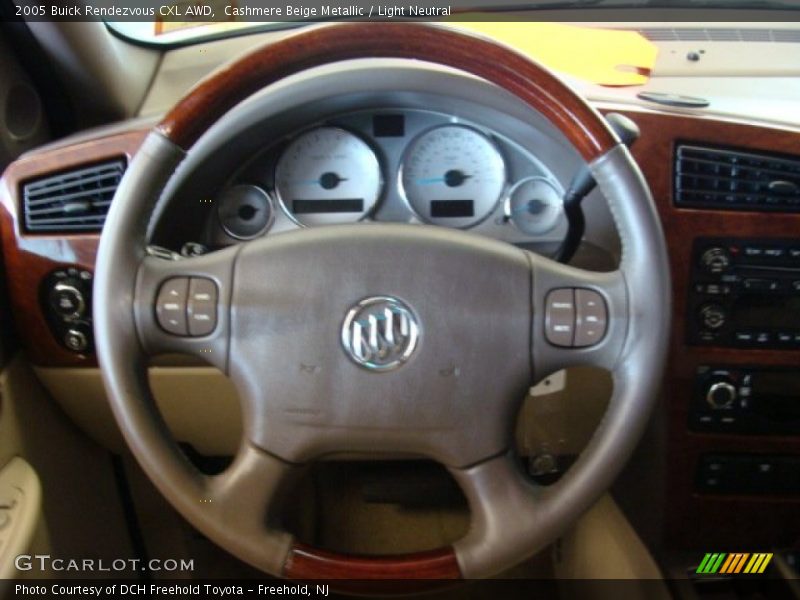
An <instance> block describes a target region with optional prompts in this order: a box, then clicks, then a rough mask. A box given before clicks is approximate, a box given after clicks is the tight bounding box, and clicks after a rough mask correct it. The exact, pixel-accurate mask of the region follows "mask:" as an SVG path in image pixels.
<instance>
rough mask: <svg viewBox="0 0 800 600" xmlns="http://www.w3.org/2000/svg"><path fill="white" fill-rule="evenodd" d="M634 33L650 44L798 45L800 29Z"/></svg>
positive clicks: (656, 29) (648, 30)
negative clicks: (753, 43)
mask: <svg viewBox="0 0 800 600" xmlns="http://www.w3.org/2000/svg"><path fill="white" fill-rule="evenodd" d="M636 31H638V32H639V33H640V34H642V35H643V36H644V37H646V38H647V39H648V40H650V41H651V42H770V43H792V44H797V43H800V29H761V28H741V27H736V28H734V27H715V28H711V27H709V28H705V27H644V28H642V29H638V30H636Z"/></svg>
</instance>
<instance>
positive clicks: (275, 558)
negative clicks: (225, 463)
mask: <svg viewBox="0 0 800 600" xmlns="http://www.w3.org/2000/svg"><path fill="white" fill-rule="evenodd" d="M301 472H302V470H301V469H300V468H299V467H297V466H294V465H291V464H289V463H287V462H284V461H282V460H280V459H278V458H276V457H274V456H272V455H271V454H268V453H266V452H264V451H262V450H260V449H258V448H256V447H255V446H253V445H252V444H249V443H247V442H246V441H245V442H243V444H242V446H241V447H240V449H239V452H238V453H237V455H236V457H235V458H234V460H233V462H232V463H231V464H230V466H229V467H228V468H227V469H226V470H225V471H224V472H222V473H220V474H219V475H214V476H211V477H208V478H206V482H205V485H204V486H203V492H202V493H201V496H200V497H198V498H197V502H198V503H199V505H200V507H199V510H200V511H201V512H203V513H205V514H204V517H205V519H206V520H207V521H210V522H212V523H213V524H214V528H215V532H214V533H215V535H217V536H220V537H219V538H216V539H218V540H220V541H221V543H222V544H223V545H225V543H226V542H230V543H237V544H241V547H242V549H243V552H244V553H243V555H242V556H241V557H242V558H243V559H244V560H246V561H248V562H250V563H251V564H253V565H258V566H262V565H263V563H264V560H265V557H269V560H270V561H271V563H272V565H273V568H274V569H275V571H276V572H278V571H280V570H281V569H282V568H283V564H284V562H285V561H286V558H287V556H288V554H289V550H290V548H291V544H292V536H291V535H290V534H288V533H285V532H283V531H281V530H280V529H279V528H277V527H274V526H273V525H272V523H271V522H270V520H269V516H270V514H272V512H274V511H273V508H274V507H275V506H276V505H279V504H280V502H281V498H282V495H283V493H284V492H285V491H286V490H287V489H289V488H290V486H291V483H292V481H293V480H294V479H295V478H296V477H297V476H299V475H300V473H301Z"/></svg>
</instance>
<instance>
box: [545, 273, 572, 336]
mask: <svg viewBox="0 0 800 600" xmlns="http://www.w3.org/2000/svg"><path fill="white" fill-rule="evenodd" d="M545 305H546V306H545V316H544V329H545V336H546V337H547V341H548V342H550V343H551V344H553V345H554V346H563V347H567V348H569V347H572V345H573V343H574V341H575V291H574V290H572V289H570V288H563V289H558V290H552V291H551V292H550V293H549V294H547V300H546V302H545Z"/></svg>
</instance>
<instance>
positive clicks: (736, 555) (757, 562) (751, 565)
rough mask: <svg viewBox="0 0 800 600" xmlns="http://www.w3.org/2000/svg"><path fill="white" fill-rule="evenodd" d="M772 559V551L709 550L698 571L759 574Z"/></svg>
mask: <svg viewBox="0 0 800 600" xmlns="http://www.w3.org/2000/svg"><path fill="white" fill-rule="evenodd" d="M771 560H772V553H771V552H758V553H754V554H751V553H749V552H732V553H730V554H726V553H724V552H709V553H707V554H706V555H705V556H704V557H703V560H702V561H701V562H700V565H699V566H698V567H697V571H695V572H696V573H699V574H703V575H713V574H716V573H720V574H726V575H732V574H739V573H741V574H745V573H746V574H750V575H752V574H759V573H763V572H764V570H765V569H766V568H767V565H768V564H769V563H770V561H771Z"/></svg>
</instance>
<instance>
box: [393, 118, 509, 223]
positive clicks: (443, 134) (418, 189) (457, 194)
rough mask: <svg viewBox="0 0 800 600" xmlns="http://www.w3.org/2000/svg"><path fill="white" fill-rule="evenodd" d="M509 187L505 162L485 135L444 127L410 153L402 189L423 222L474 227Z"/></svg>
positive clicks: (430, 133) (432, 131)
mask: <svg viewBox="0 0 800 600" xmlns="http://www.w3.org/2000/svg"><path fill="white" fill-rule="evenodd" d="M505 183H506V168H505V163H504V161H503V157H502V156H501V155H500V151H499V150H498V149H497V147H496V146H495V144H494V143H493V142H492V141H491V140H490V139H489V138H488V137H486V136H485V135H483V134H482V133H480V132H478V131H476V130H475V129H472V128H471V127H465V126H463V125H442V126H440V127H436V128H434V129H430V130H428V131H427V132H425V133H422V134H421V135H420V136H419V137H417V138H416V139H415V140H414V141H413V142H412V143H411V145H410V146H409V148H408V149H407V150H406V153H405V156H404V159H403V164H402V168H401V175H400V184H401V186H402V191H403V194H404V195H405V198H406V201H407V202H408V205H409V207H410V208H411V210H413V211H414V213H416V215H417V216H419V217H420V218H421V219H422V220H423V221H426V222H428V223H432V224H435V225H444V226H447V227H460V228H466V227H471V226H473V225H475V224H477V223H480V222H481V221H482V220H483V219H485V218H486V217H488V216H489V215H490V214H491V213H492V211H493V210H494V208H495V206H496V205H497V202H498V200H499V199H500V196H501V194H502V193H503V188H504V187H505Z"/></svg>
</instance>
